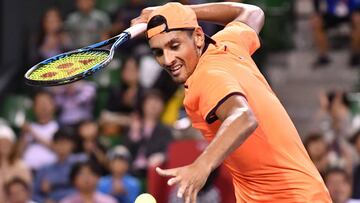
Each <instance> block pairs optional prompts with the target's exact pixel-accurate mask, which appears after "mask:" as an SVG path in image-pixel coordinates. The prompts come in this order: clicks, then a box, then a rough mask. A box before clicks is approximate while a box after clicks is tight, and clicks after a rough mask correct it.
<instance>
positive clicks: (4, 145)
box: [0, 123, 31, 202]
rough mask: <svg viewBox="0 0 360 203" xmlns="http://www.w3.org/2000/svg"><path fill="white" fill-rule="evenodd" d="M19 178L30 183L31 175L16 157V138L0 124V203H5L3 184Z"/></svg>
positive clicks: (11, 131) (6, 127)
mask: <svg viewBox="0 0 360 203" xmlns="http://www.w3.org/2000/svg"><path fill="white" fill-rule="evenodd" d="M15 177H19V178H21V179H23V180H24V181H25V182H26V184H30V183H31V173H30V170H29V169H28V167H27V166H26V165H25V164H24V162H23V161H22V160H21V159H20V158H19V157H18V153H17V147H16V137H15V134H14V132H13V130H12V129H11V128H10V127H8V126H7V125H5V124H3V123H1V124H0V202H5V197H4V194H3V191H4V190H3V188H4V184H5V183H7V182H8V181H10V180H11V179H13V178H15Z"/></svg>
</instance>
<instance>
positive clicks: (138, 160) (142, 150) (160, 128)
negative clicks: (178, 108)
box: [124, 90, 173, 178]
mask: <svg viewBox="0 0 360 203" xmlns="http://www.w3.org/2000/svg"><path fill="white" fill-rule="evenodd" d="M163 108H164V102H163V99H162V96H161V94H160V93H159V92H158V91H156V90H151V91H149V92H147V93H146V95H145V96H144V99H143V103H142V108H141V112H140V113H141V114H140V117H138V116H134V117H133V120H132V122H131V125H130V129H129V131H128V133H127V136H126V137H125V138H124V145H125V146H127V147H128V148H129V150H130V153H131V155H132V157H134V161H133V163H132V167H131V168H132V173H134V175H136V176H138V177H140V178H144V177H145V174H146V169H147V167H148V166H149V165H160V164H161V163H162V162H164V161H165V152H166V149H167V146H168V144H169V143H170V142H171V141H172V139H173V137H172V132H171V130H170V128H169V127H167V126H165V125H163V124H162V123H161V122H160V116H161V114H162V112H163Z"/></svg>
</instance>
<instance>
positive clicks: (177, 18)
mask: <svg viewBox="0 0 360 203" xmlns="http://www.w3.org/2000/svg"><path fill="white" fill-rule="evenodd" d="M156 16H159V17H161V18H163V21H164V23H163V24H160V25H158V26H155V27H151V28H149V25H148V28H147V31H146V34H147V37H148V39H150V38H151V37H153V36H155V35H157V34H160V33H162V32H164V31H167V32H169V31H173V30H181V29H194V28H196V27H199V24H198V21H197V18H196V14H195V12H194V11H193V10H192V9H191V8H189V7H187V6H184V5H182V4H180V3H177V2H170V3H167V4H165V5H163V6H160V7H159V8H157V9H156V10H154V11H153V12H152V13H151V14H150V16H149V19H148V22H147V23H149V22H150V21H151V20H152V19H153V18H154V17H156Z"/></svg>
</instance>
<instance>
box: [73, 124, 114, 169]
mask: <svg viewBox="0 0 360 203" xmlns="http://www.w3.org/2000/svg"><path fill="white" fill-rule="evenodd" d="M77 133H78V135H79V141H80V143H79V144H80V146H78V149H77V152H80V154H82V155H84V156H85V159H86V160H89V161H91V162H94V163H95V164H97V165H98V167H99V168H100V171H101V175H105V174H106V173H107V171H108V170H107V166H108V160H107V157H106V149H105V147H104V146H103V145H102V144H101V143H100V140H99V126H98V124H97V123H96V122H95V121H90V120H89V121H83V122H82V123H81V124H80V125H79V127H78V130H77Z"/></svg>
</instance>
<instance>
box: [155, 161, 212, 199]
mask: <svg viewBox="0 0 360 203" xmlns="http://www.w3.org/2000/svg"><path fill="white" fill-rule="evenodd" d="M156 172H157V173H158V174H159V175H161V176H165V177H172V178H170V179H169V180H168V182H167V183H168V185H169V186H172V185H174V184H178V185H179V189H178V192H177V196H178V197H179V198H184V200H185V203H196V197H197V194H198V192H199V191H200V189H201V188H202V187H203V186H204V184H205V182H206V180H207V178H208V176H209V174H210V172H211V169H210V168H209V167H207V166H206V165H205V164H199V163H197V162H196V161H195V162H194V163H192V164H190V165H187V166H183V167H179V168H173V169H167V170H163V169H161V168H159V167H158V168H156Z"/></svg>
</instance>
